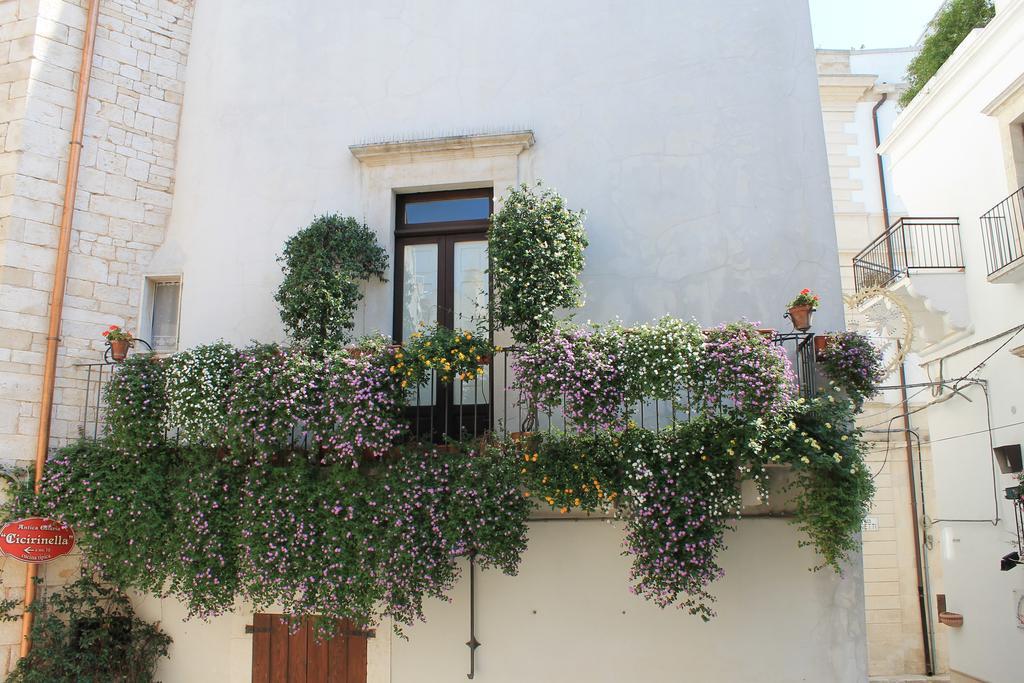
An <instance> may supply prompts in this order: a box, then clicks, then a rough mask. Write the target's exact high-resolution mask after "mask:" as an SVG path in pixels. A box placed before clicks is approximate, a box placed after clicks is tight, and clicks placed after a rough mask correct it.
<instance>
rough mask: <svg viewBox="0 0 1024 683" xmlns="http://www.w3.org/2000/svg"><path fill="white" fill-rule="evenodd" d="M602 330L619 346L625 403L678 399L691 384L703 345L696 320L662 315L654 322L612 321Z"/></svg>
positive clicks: (619, 361)
mask: <svg viewBox="0 0 1024 683" xmlns="http://www.w3.org/2000/svg"><path fill="white" fill-rule="evenodd" d="M604 333H605V335H606V336H608V337H609V338H610V339H611V340H612V342H613V344H614V345H616V346H617V347H618V348H619V352H618V363H619V369H620V371H621V372H622V374H623V376H624V377H625V378H626V382H625V384H626V386H625V399H626V401H627V402H630V403H634V402H637V401H643V400H645V399H646V400H653V401H677V400H678V399H679V398H680V394H681V393H682V392H683V391H684V390H685V389H686V387H687V386H689V385H690V384H691V383H692V378H693V373H694V371H695V370H696V369H697V367H698V364H699V362H700V356H701V352H702V347H703V344H704V338H703V335H702V333H701V329H700V326H699V325H697V324H696V323H694V322H686V321H683V320H680V319H678V318H673V317H671V316H665V317H663V318H661V319H659V320H657V321H656V322H654V323H653V324H645V325H633V326H631V327H624V326H622V325H620V324H612V325H610V326H608V327H607V328H606V330H605V332H604Z"/></svg>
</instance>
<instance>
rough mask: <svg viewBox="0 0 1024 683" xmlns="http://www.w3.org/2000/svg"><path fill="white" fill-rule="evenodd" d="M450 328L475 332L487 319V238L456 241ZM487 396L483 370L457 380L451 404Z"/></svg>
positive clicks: (487, 383)
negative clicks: (467, 377) (479, 374)
mask: <svg viewBox="0 0 1024 683" xmlns="http://www.w3.org/2000/svg"><path fill="white" fill-rule="evenodd" d="M452 281H453V282H452V284H453V297H452V298H453V301H452V303H453V306H452V314H453V319H454V325H453V328H454V329H456V330H468V331H470V332H473V333H476V331H477V326H478V325H480V324H481V323H483V322H484V321H485V320H486V319H487V303H488V291H487V284H488V283H487V240H475V241H465V242H456V243H455V244H454V252H453V268H452ZM489 399H490V377H489V376H488V374H487V373H486V372H485V373H484V374H483V375H481V376H480V377H478V378H477V379H474V380H469V381H467V382H461V381H460V382H458V383H457V384H456V386H455V396H454V400H455V404H456V405H473V404H486V403H488V402H489Z"/></svg>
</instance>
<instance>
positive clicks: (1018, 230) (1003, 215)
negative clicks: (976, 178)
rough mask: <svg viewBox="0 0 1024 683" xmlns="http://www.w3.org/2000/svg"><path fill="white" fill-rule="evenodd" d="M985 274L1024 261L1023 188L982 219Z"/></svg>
mask: <svg viewBox="0 0 1024 683" xmlns="http://www.w3.org/2000/svg"><path fill="white" fill-rule="evenodd" d="M981 234H982V236H983V238H984V240H985V265H986V266H987V267H988V274H989V275H992V274H993V273H995V272H997V271H999V270H1002V269H1003V268H1005V267H1006V266H1008V265H1010V264H1011V263H1014V262H1016V261H1019V260H1020V259H1022V258H1024V187H1022V188H1020V189H1019V190H1017V191H1016V192H1014V193H1013V194H1011V195H1010V196H1009V197H1007V198H1006V199H1004V200H1003V201H1001V202H999V203H998V204H996V205H995V206H994V207H992V210H991V211H989V212H988V213H986V214H985V215H983V216H982V217H981Z"/></svg>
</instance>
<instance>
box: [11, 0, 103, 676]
mask: <svg viewBox="0 0 1024 683" xmlns="http://www.w3.org/2000/svg"><path fill="white" fill-rule="evenodd" d="M99 15H100V0H89V10H88V15H87V19H86V25H85V39H84V43H83V45H82V64H81V68H80V69H79V72H78V73H79V78H78V93H77V97H76V98H75V119H74V123H73V125H72V128H71V150H70V152H69V154H68V176H67V179H66V180H65V182H64V206H63V208H62V210H61V215H60V240H59V242H58V243H57V264H56V267H55V268H54V271H53V291H52V293H51V296H50V325H49V327H48V328H47V333H46V360H45V362H44V365H43V394H42V399H41V404H42V405H41V406H40V409H39V434H38V436H37V438H36V469H35V484H36V494H37V495H38V494H39V490H40V485H41V483H42V480H43V470H44V468H45V467H46V453H47V450H48V448H49V444H50V414H51V412H52V411H53V387H54V384H55V382H56V379H57V346H58V345H59V343H60V322H61V317H62V316H63V313H64V289H65V287H66V286H67V276H68V253H69V252H70V250H71V221H72V218H73V217H74V213H75V194H76V193H77V191H78V165H79V163H80V161H81V158H82V137H83V131H84V129H85V102H86V99H88V97H89V78H90V76H91V75H92V57H93V52H94V50H95V47H96V24H97V23H98V21H99ZM38 573H39V565H37V564H30V565H28V567H27V568H26V570H25V612H24V614H23V615H22V620H21V656H22V657H24V656H25V655H27V654H28V653H29V651H30V650H31V649H32V640H31V638H30V633H31V631H32V616H33V615H32V612H31V611H29V609H28V608H29V607H30V606H31V605H32V603H33V602H34V601H35V598H36V575H37V574H38Z"/></svg>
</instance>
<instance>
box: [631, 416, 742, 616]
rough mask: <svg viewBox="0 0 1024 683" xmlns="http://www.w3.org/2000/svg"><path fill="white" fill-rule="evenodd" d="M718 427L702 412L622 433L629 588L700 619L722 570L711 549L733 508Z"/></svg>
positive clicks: (717, 546)
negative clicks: (656, 430)
mask: <svg viewBox="0 0 1024 683" xmlns="http://www.w3.org/2000/svg"><path fill="white" fill-rule="evenodd" d="M724 434H725V433H724V432H722V431H721V430H720V429H719V426H718V425H715V424H714V423H713V422H711V421H710V420H709V419H707V418H698V419H696V420H694V421H692V422H685V423H679V424H677V425H676V426H674V427H672V428H670V429H666V430H663V431H662V432H661V433H654V432H651V431H648V430H641V429H630V430H627V431H626V432H625V433H624V434H623V443H624V445H625V449H626V459H627V463H628V465H627V470H626V475H625V481H624V487H625V491H624V496H625V499H626V506H627V507H626V509H627V512H626V513H625V518H626V542H625V546H626V553H627V554H628V555H630V556H631V557H632V558H633V567H632V569H631V571H630V578H631V580H632V584H633V585H632V591H633V592H634V593H636V594H637V595H639V596H641V597H644V598H646V599H647V600H650V601H651V602H653V603H654V604H656V605H658V606H659V607H668V606H669V605H676V606H678V607H679V608H681V609H686V610H688V611H689V612H690V613H691V614H695V615H699V616H700V617H701V618H702V619H704V620H705V621H707V620H709V619H711V618H712V617H713V616H714V614H715V613H714V610H713V609H712V604H713V603H714V601H715V597H714V595H713V594H712V593H711V592H710V590H709V586H710V584H711V583H713V582H714V581H716V580H718V579H719V578H721V577H722V576H723V575H724V571H723V570H722V568H721V566H720V565H719V564H718V561H717V558H718V554H719V553H720V552H721V551H722V550H724V549H725V532H726V530H728V529H730V528H731V518H732V517H734V516H735V515H737V514H738V512H739V509H740V495H739V484H738V480H737V477H736V465H737V459H736V458H735V457H732V456H728V455H727V449H726V448H724V447H722V446H721V441H722V440H723V439H724V438H725V437H724Z"/></svg>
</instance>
